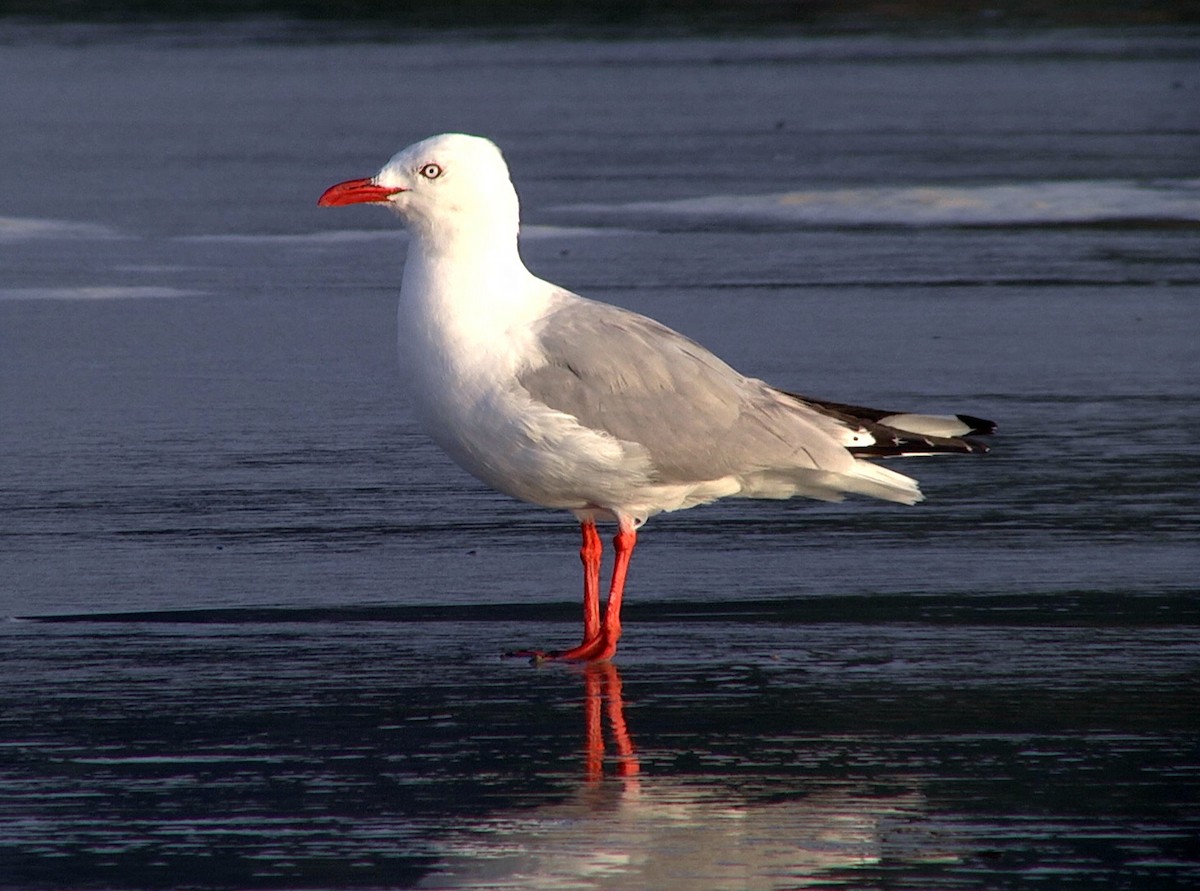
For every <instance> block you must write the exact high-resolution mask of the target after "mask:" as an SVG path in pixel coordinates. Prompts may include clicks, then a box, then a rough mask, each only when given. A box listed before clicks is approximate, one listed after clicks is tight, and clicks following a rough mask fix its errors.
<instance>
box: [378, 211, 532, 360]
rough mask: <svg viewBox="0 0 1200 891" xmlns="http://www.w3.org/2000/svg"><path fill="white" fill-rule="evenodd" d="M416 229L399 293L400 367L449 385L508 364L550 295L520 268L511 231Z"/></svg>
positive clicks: (522, 267) (443, 228)
mask: <svg viewBox="0 0 1200 891" xmlns="http://www.w3.org/2000/svg"><path fill="white" fill-rule="evenodd" d="M423 228H424V227H421V226H413V227H411V231H412V234H413V238H412V241H411V242H410V244H409V247H408V258H407V260H406V261H405V264H404V281H403V285H402V287H401V289H400V308H399V326H400V330H399V339H400V356H401V364H402V366H403V367H404V368H405V369H406V371H407V372H408V373H409V375H410V376H413V375H418V376H420V375H424V374H426V373H428V372H429V371H431V370H433V369H435V368H438V369H441V371H440V373H439V374H440V376H443V377H446V378H451V379H454V378H460V377H461V376H463V375H468V376H470V375H475V374H481V373H484V371H483V369H484V368H488V367H490V368H491V370H492V372H493V373H494V372H496V371H499V370H500V369H501V368H508V367H509V366H512V365H513V363H514V361H515V360H514V357H513V345H514V343H520V342H522V341H524V340H525V339H526V336H528V337H532V334H531V332H530V331H529V328H530V323H531V322H532V321H533V320H534V319H536V318H538V317H539V316H540V315H542V313H543V312H544V311H545V307H546V304H547V303H548V301H549V299H550V296H551V293H552V289H551V288H550V286H548V285H546V284H545V283H544V282H541V281H540V280H539V279H537V278H536V277H534V275H533V274H532V273H530V272H529V270H527V269H526V268H525V264H524V263H523V262H522V261H521V256H520V253H519V252H518V250H517V237H516V232H515V231H513V232H512V233H511V235H508V236H504V235H501V234H500V233H498V232H496V231H495V230H493V231H491V232H489V231H488V229H487V227H479V226H478V224H476V226H475V227H473V228H471V229H470V230H469V231H468V230H466V229H459V230H458V231H452V230H450V229H448V228H446V227H442V228H441V230H440V231H438V232H436V233H435V232H430V231H422V229H423ZM514 370H515V369H514Z"/></svg>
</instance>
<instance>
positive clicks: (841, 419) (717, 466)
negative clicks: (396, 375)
mask: <svg viewBox="0 0 1200 891" xmlns="http://www.w3.org/2000/svg"><path fill="white" fill-rule="evenodd" d="M319 203H320V204H322V205H325V206H330V205H343V204H358V203H371V204H385V205H388V206H390V207H391V208H392V209H393V210H395V211H396V212H397V213H399V214H400V215H401V216H402V217H403V218H404V220H405V222H406V224H407V226H408V228H409V230H410V232H411V233H412V235H413V240H412V243H411V244H410V246H409V249H408V259H407V261H406V263H405V268H404V281H403V285H402V287H401V291H400V356H401V364H402V366H403V368H404V370H405V373H406V376H407V378H408V380H409V384H410V388H409V389H410V393H411V396H412V400H413V405H414V408H415V410H416V413H417V416H418V418H419V420H420V421H421V422H422V424H423V426H424V428H425V429H426V430H427V431H428V432H429V434H430V435H431V436H432V437H433V439H434V440H435V441H437V443H438V444H439V445H441V446H442V447H443V448H444V449H445V450H446V451H447V452H449V453H450V455H451V457H453V458H454V460H455V461H457V462H458V463H459V464H461V465H462V466H463V467H464V468H466V469H467V470H468V471H470V472H471V473H473V474H474V475H475V476H477V477H479V478H480V479H481V480H483V481H484V482H486V483H489V484H490V485H492V486H494V487H495V488H497V489H499V490H500V491H502V492H506V493H508V494H509V495H512V496H514V497H516V498H521V499H523V500H525V501H530V502H533V503H534V504H540V505H544V506H546V507H556V508H563V509H566V510H569V511H571V512H572V513H573V514H574V515H575V516H576V517H577V518H578V520H579V522H580V524H581V526H582V529H583V546H582V548H581V551H580V554H581V556H582V558H583V563H584V634H583V642H582V643H581V644H580V645H579V646H577V647H574V648H572V649H569V650H566V651H564V652H559V653H553V654H545V653H537V654H533V653H531V655H538V656H547V655H550V656H555V657H557V658H563V659H574V660H584V661H591V660H601V659H608V658H610V657H611V656H612V655H613V654H614V653H615V652H616V648H617V640H618V639H619V637H620V635H621V597H622V593H623V589H624V584H625V575H626V571H627V569H628V566H629V559H630V556H631V555H632V552H633V547H634V543H635V541H636V535H637V533H636V530H637V528H638V527H639V526H640V525H641V524H642V523H643V522H645V521H646V519H647V518H648V517H651V516H653V515H654V514H657V513H661V512H663V511H672V510H680V509H682V508H687V507H693V506H695V505H698V504H703V503H705V502H709V501H713V500H715V499H718V498H725V497H731V496H741V497H746V498H790V497H793V496H798V495H799V496H805V497H808V498H818V499H822V500H826V501H835V500H840V499H841V498H842V497H843V495H844V494H845V493H847V492H850V493H857V494H861V495H869V496H872V497H875V498H882V499H885V500H888V501H896V502H900V503H903V504H912V503H914V502H916V501H919V500H921V492H920V490H919V489H918V488H917V484H916V482H915V481H914V480H912V479H910V478H909V477H907V476H903V475H901V474H899V473H896V472H894V471H891V470H887V469H885V468H882V467H880V466H878V465H876V464H873V463H871V462H870V461H868V460H865V459H867V458H878V457H893V456H904V455H915V454H922V455H925V454H931V453H942V452H983V451H986V448H985V447H984V446H983V445H981V444H980V443H978V442H975V441H974V440H971V439H964V438H962V437H963V435H965V434H971V433H989V432H991V431H992V429H993V425H992V424H991V422H989V421H982V420H980V419H978V418H971V417H967V416H964V415H952V416H930V415H913V414H900V413H894V412H884V411H875V410H871V409H864V408H860V407H856V406H851V405H843V404H836V403H831V402H826V401H822V400H816V399H808V398H805V397H801V396H796V395H794V394H791V393H786V392H783V391H781V390H777V389H775V388H774V387H771V386H768V385H767V384H765V383H763V382H762V381H759V380H755V379H752V378H747V377H743V376H742V375H741V374H739V373H738V372H736V371H734V370H733V369H732V368H730V367H729V366H728V365H726V364H725V363H724V362H722V361H721V360H720V359H718V358H717V357H716V356H714V355H713V354H712V353H710V352H709V351H708V350H706V349H704V348H703V347H702V346H700V345H699V344H696V343H694V342H693V341H691V340H689V339H688V338H686V337H684V336H683V335H681V334H678V333H676V332H674V331H672V330H671V329H669V328H666V327H664V326H663V325H660V324H659V323H657V322H655V321H653V320H651V319H648V318H646V317H644V316H640V315H637V314H636V313H632V312H628V311H626V310H623V309H619V308H617V307H614V306H609V305H607V304H603V303H596V302H594V301H591V300H585V299H583V298H582V297H577V296H575V295H574V294H571V293H570V292H568V291H566V290H564V289H562V288H560V287H557V286H556V285H552V284H550V283H549V282H545V281H542V280H541V279H539V278H536V277H535V276H534V275H533V274H532V273H530V272H529V271H528V270H527V269H526V268H525V265H524V263H522V261H521V258H520V255H519V253H518V250H517V229H518V203H517V195H516V191H515V190H514V189H513V185H512V182H511V181H510V180H509V175H508V168H507V167H506V166H505V163H504V160H503V158H502V157H501V155H500V152H499V150H498V149H497V148H496V147H495V146H494V145H493V144H492V143H491V142H489V141H487V140H485V139H480V138H478V137H474V136H464V135H461V134H448V135H443V136H435V137H432V138H431V139H427V140H425V141H424V142H419V143H417V144H416V145H413V146H410V147H409V148H406V149H404V150H403V151H401V152H400V153H399V154H397V155H396V156H395V157H394V158H392V159H391V161H389V162H388V164H387V165H386V166H385V167H384V168H383V169H382V170H381V171H380V172H379V173H378V174H377V175H376V176H375V177H373V178H371V179H357V180H350V181H348V182H343V183H339V184H338V185H335V186H333V187H332V188H330V189H328V190H327V191H326V192H325V193H324V194H323V195H322V196H321V199H320V202H319ZM597 520H615V521H616V523H617V534H616V538H615V539H614V545H615V549H616V560H615V564H614V568H613V577H612V585H611V588H610V590H609V598H608V604H607V607H606V609H605V613H604V619H603V622H602V621H601V618H600V604H599V597H600V595H599V588H600V580H599V576H600V555H601V544H600V538H599V536H598V534H597V532H596V521H597Z"/></svg>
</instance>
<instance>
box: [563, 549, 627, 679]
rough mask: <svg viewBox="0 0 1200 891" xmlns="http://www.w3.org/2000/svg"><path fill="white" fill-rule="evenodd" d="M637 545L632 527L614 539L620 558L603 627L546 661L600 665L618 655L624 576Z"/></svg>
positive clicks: (616, 564)
mask: <svg viewBox="0 0 1200 891" xmlns="http://www.w3.org/2000/svg"><path fill="white" fill-rule="evenodd" d="M636 544H637V532H635V531H634V530H633V529H632V528H629V529H624V528H622V529H620V530H618V532H617V534H616V536H615V537H614V538H613V546H614V547H615V548H616V552H617V557H616V562H615V563H614V564H613V576H612V586H611V587H610V588H609V590H608V603H607V604H606V605H605V607H604V624H603V625H601V627H600V633H599V634H597V635H596V636H595V637H593V638H591V639H589V640H585V641H584V642H583V643H581V644H580V645H579V646H577V647H574V648H573V649H570V650H564V651H562V652H561V653H549V654H547V656H546V657H544V658H550V659H565V660H567V661H570V662H599V661H601V660H604V659H611V658H612V657H613V656H614V655H615V654H616V652H617V641H619V640H620V639H621V599H622V597H623V595H624V593H625V576H626V575H628V573H629V560H630V558H631V557H632V556H633V548H634V545H636Z"/></svg>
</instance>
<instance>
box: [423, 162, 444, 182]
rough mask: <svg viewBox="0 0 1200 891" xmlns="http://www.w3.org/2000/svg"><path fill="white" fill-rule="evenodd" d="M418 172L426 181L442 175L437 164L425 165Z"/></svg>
mask: <svg viewBox="0 0 1200 891" xmlns="http://www.w3.org/2000/svg"><path fill="white" fill-rule="evenodd" d="M420 172H421V176H423V177H425V178H426V179H437V178H438V177H439V176H441V175H442V168H441V167H440V166H439V165H437V164H426V165H425V166H424V167H422V168H421V171H420Z"/></svg>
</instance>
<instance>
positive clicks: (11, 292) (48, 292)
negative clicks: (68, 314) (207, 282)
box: [0, 285, 204, 300]
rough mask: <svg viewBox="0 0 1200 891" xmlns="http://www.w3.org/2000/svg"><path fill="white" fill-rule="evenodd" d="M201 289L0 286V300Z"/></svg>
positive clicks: (180, 293)
mask: <svg viewBox="0 0 1200 891" xmlns="http://www.w3.org/2000/svg"><path fill="white" fill-rule="evenodd" d="M202 293H204V292H203V291H193V290H188V289H185V288H165V287H157V286H153V285H150V286H142V287H122V286H119V285H118V286H90V287H82V288H0V300H127V299H131V298H136V299H145V298H164V297H194V296H196V295H198V294H202Z"/></svg>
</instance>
